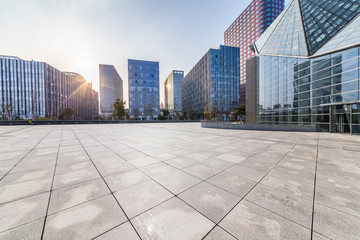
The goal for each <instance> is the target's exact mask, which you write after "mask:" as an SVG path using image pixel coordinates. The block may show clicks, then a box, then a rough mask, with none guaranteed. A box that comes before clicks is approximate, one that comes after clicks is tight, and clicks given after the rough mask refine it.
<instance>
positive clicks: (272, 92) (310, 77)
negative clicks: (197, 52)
mask: <svg viewBox="0 0 360 240" xmlns="http://www.w3.org/2000/svg"><path fill="white" fill-rule="evenodd" d="M253 49H254V50H255V51H256V57H255V58H252V59H251V60H249V61H248V69H247V72H248V83H247V92H249V93H251V94H247V96H246V97H247V104H246V105H247V106H246V111H247V114H246V117H247V121H248V122H255V123H258V124H274V125H308V126H313V127H314V128H316V130H317V131H324V132H334V133H351V134H360V89H359V86H360V80H359V79H360V76H359V68H360V61H359V59H360V2H359V1H349V0H337V1H329V0H317V1H316V2H315V1H306V0H292V1H291V2H290V3H289V5H288V6H287V7H286V9H285V10H284V11H283V13H282V14H281V15H280V16H279V17H278V18H277V19H276V20H275V21H274V22H273V23H272V25H271V26H270V27H269V28H268V29H267V30H266V32H265V33H264V34H263V35H262V36H261V37H260V38H259V39H258V40H257V41H256V42H255V43H254V46H253Z"/></svg>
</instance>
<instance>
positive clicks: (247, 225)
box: [0, 123, 360, 240]
mask: <svg viewBox="0 0 360 240" xmlns="http://www.w3.org/2000/svg"><path fill="white" fill-rule="evenodd" d="M93 238H96V239H124V240H131V239H167V240H168V239H169V240H176V239H181V240H186V239H206V240H228V239H229V240H230V239H317V240H322V239H347V240H350V239H360V137H359V136H348V135H335V134H325V133H320V134H319V133H294V132H261V131H239V130H219V129H202V128H200V124H199V123H177V124H172V123H165V124H126V125H125V124H124V125H66V126H65V125H64V126H13V127H0V239H93Z"/></svg>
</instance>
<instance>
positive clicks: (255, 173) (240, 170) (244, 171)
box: [226, 165, 266, 182]
mask: <svg viewBox="0 0 360 240" xmlns="http://www.w3.org/2000/svg"><path fill="white" fill-rule="evenodd" d="M226 172H229V173H232V174H234V175H237V176H239V177H243V178H246V179H249V180H251V181H254V182H259V181H260V180H261V179H262V178H263V177H264V176H265V175H266V172H262V171H259V170H256V169H253V168H248V167H244V166H241V165H235V166H233V167H231V168H229V169H227V170H226Z"/></svg>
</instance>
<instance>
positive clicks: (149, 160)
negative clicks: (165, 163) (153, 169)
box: [128, 156, 160, 168]
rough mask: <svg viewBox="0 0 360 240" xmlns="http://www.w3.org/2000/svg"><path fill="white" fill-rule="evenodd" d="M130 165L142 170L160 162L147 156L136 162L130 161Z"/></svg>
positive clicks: (135, 160)
mask: <svg viewBox="0 0 360 240" xmlns="http://www.w3.org/2000/svg"><path fill="white" fill-rule="evenodd" d="M128 162H129V163H131V164H132V165H133V166H135V167H137V168H140V167H145V166H148V165H151V164H154V163H158V162H160V161H159V160H157V159H155V158H152V157H149V156H146V157H141V158H137V159H134V160H130V161H128Z"/></svg>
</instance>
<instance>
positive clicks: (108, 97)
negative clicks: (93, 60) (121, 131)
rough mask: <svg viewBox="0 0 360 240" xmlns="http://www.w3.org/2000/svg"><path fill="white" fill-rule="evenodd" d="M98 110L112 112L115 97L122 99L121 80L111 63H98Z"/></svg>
mask: <svg viewBox="0 0 360 240" xmlns="http://www.w3.org/2000/svg"><path fill="white" fill-rule="evenodd" d="M99 75H100V111H101V113H103V114H106V113H108V114H112V113H113V111H114V103H115V101H116V99H120V100H121V101H123V80H122V79H121V77H120V75H119V74H118V72H117V71H116V69H115V67H114V66H113V65H105V64H100V65H99Z"/></svg>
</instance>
